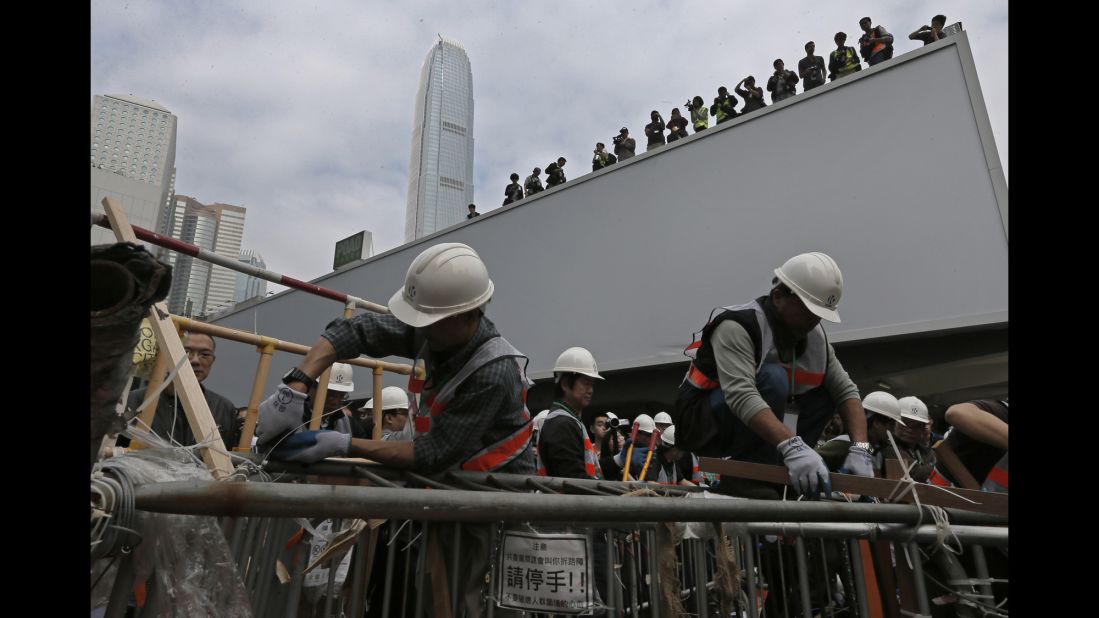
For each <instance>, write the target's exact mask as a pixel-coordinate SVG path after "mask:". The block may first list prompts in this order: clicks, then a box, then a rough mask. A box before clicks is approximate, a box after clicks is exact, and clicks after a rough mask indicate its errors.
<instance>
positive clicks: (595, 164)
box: [591, 142, 617, 172]
mask: <svg viewBox="0 0 1099 618" xmlns="http://www.w3.org/2000/svg"><path fill="white" fill-rule="evenodd" d="M606 148H607V146H606V145H605V144H604V143H603V142H596V143H595V150H593V151H592V152H593V153H595V154H594V156H592V158H591V171H593V172H598V171H599V170H601V169H603V168H604V167H607V166H608V165H610V164H611V163H613V162H614V161H611V157H613V156H614V155H612V154H611V153H609V152H607V151H606ZM615 161H617V159H615Z"/></svg>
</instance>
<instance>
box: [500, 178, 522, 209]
mask: <svg viewBox="0 0 1099 618" xmlns="http://www.w3.org/2000/svg"><path fill="white" fill-rule="evenodd" d="M521 199H523V185H521V184H519V174H516V173H515V172H512V173H511V184H509V185H507V186H506V187H504V206H507V205H508V204H513V203H515V202H518V201H519V200H521Z"/></svg>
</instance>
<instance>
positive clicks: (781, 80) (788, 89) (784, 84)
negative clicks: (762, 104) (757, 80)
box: [767, 58, 798, 103]
mask: <svg viewBox="0 0 1099 618" xmlns="http://www.w3.org/2000/svg"><path fill="white" fill-rule="evenodd" d="M774 66H775V73H774V75H772V76H771V77H770V79H768V80H767V92H770V93H771V102H772V103H778V102H779V101H781V100H783V99H788V98H790V97H792V96H794V95H795V94H797V92H796V91H797V87H796V84H797V83H798V74H797V73H794V72H793V71H787V70H786V67H785V65H783V64H782V58H779V59H777V60H775V63H774Z"/></svg>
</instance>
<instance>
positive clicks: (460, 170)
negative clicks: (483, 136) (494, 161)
mask: <svg viewBox="0 0 1099 618" xmlns="http://www.w3.org/2000/svg"><path fill="white" fill-rule="evenodd" d="M472 202H473V71H472V70H471V69H470V64H469V56H467V55H466V50H465V49H464V48H463V47H462V46H461V45H460V44H458V43H457V42H455V41H451V40H449V39H445V38H443V37H442V36H441V35H440V36H439V40H438V41H437V42H436V43H435V46H434V47H432V48H431V51H430V52H428V54H427V58H425V59H424V65H423V68H422V69H421V70H420V89H419V91H418V92H417V93H416V115H415V116H414V117H413V120H412V158H411V161H410V163H409V166H408V205H407V209H406V211H405V242H408V241H411V240H415V239H417V238H420V237H422V236H427V235H428V234H431V233H434V232H436V231H437V230H441V229H443V228H446V227H449V226H451V225H454V224H455V223H459V222H460V221H462V219H463V218H464V217H465V216H466V213H467V212H468V211H467V209H466V206H467V205H468V204H470V203H472Z"/></svg>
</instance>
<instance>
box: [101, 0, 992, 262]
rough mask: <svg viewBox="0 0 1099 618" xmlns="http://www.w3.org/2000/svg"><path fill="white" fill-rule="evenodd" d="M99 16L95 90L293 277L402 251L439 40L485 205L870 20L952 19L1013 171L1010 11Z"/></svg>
mask: <svg viewBox="0 0 1099 618" xmlns="http://www.w3.org/2000/svg"><path fill="white" fill-rule="evenodd" d="M91 11H92V20H91V36H92V39H91V51H92V58H91V60H92V67H91V68H92V79H91V92H90V93H89V94H90V95H94V94H113V93H122V94H130V93H132V94H134V95H135V96H139V97H142V98H148V99H155V100H156V101H158V102H160V103H161V104H162V105H164V106H165V107H167V108H168V109H170V110H171V111H172V112H173V113H175V114H176V115H177V116H178V118H179V131H178V145H177V156H176V168H177V177H176V190H177V191H179V192H180V193H183V194H187V195H193V196H194V197H196V198H197V199H199V200H200V201H204V202H227V203H232V204H239V205H242V206H245V207H246V208H247V209H248V214H247V220H246V227H245V239H244V244H245V248H251V249H255V250H258V251H259V252H260V253H261V254H262V255H263V256H264V257H265V258H266V260H267V263H268V265H269V267H270V268H272V269H273V270H277V271H280V272H283V273H285V274H288V275H290V276H294V277H297V278H301V279H311V278H315V277H317V276H320V275H322V274H325V273H327V272H329V271H330V270H331V256H332V251H333V245H334V244H335V242H336V241H337V240H339V239H341V238H344V237H346V236H349V235H351V234H353V233H355V232H357V231H358V230H361V229H364V228H365V229H369V230H371V231H372V232H373V234H374V241H375V247H376V250H377V251H379V252H380V251H384V250H387V249H390V248H393V247H395V246H397V245H399V244H401V243H402V242H403V238H404V209H405V199H406V192H407V183H408V164H409V150H410V142H411V135H412V115H413V107H414V103H415V102H414V97H415V94H416V88H417V82H418V79H419V73H420V67H421V64H422V62H423V60H424V57H425V56H426V54H427V52H428V50H429V49H430V46H431V45H432V43H433V41H434V38H435V36H436V34H437V33H441V34H443V35H444V36H446V37H448V38H452V39H455V40H457V41H459V42H460V43H461V44H462V45H463V46H464V47H465V48H466V50H467V52H468V53H469V56H470V59H471V63H472V67H473V80H474V97H475V120H474V137H475V165H474V184H475V186H476V195H475V201H476V202H477V203H478V205H479V210H481V211H482V212H486V211H488V210H491V209H493V208H496V207H498V206H499V205H500V203H501V202H502V200H503V187H504V185H505V184H507V182H508V179H507V178H508V175H509V174H510V173H511V172H513V171H516V172H519V173H520V174H521V175H523V176H525V175H526V174H529V173H530V169H531V168H532V167H534V166H535V165H538V166H540V167H543V168H544V167H545V165H546V164H547V163H549V162H550V161H551V160H553V159H556V157H557V156H559V155H563V156H565V157H567V158H568V159H569V164H568V166H567V168H566V170H567V172H568V173H569V177H570V178H576V177H578V176H580V175H582V174H584V173H587V172H588V171H590V169H591V168H590V159H591V150H592V148H593V146H594V143H595V142H596V141H602V142H605V143H608V144H609V143H610V138H611V136H612V135H614V134H615V133H617V130H618V128H619V127H620V126H623V125H625V126H628V127H629V128H630V129H631V133H632V134H633V135H634V137H635V138H638V141H639V142H643V141H644V137H643V132H642V129H643V126H644V124H645V123H646V122H648V113H649V110H652V109H657V110H659V111H660V112H661V113H662V114H663V115H664V116H665V118H667V116H668V113H669V112H670V110H671V108H672V107H673V106H678V105H682V104H683V101H684V100H685V99H686V98H688V97H690V96H693V95H695V94H700V95H702V96H703V98H704V99H705V100H707V101H709V100H710V98H712V97H713V96H714V95H715V93H716V89H717V86H719V85H726V86H729V87H730V88H731V87H732V86H733V85H735V84H736V82H738V81H739V80H740V79H741V78H742V77H745V76H746V75H749V74H753V75H755V76H756V78H757V79H765V78H766V76H767V75H768V74H769V73H770V72H771V61H772V60H774V59H775V58H777V57H781V58H783V59H784V60H785V61H786V63H787V65H788V66H791V65H794V64H795V63H796V60H797V59H798V58H800V57H801V56H802V55H803V54H804V51H803V48H802V45H803V44H804V42H805V41H807V40H809V39H813V40H815V41H816V43H817V53H818V54H820V55H824V54H825V53H826V52H827V51H828V50H830V49H831V48H832V43H831V39H832V34H834V33H835V32H836V31H837V30H843V31H845V32H847V33H848V35H849V41H853V40H855V39H857V34H858V19H859V18H860V17H862V16H863V15H864V14H867V13H869V14H870V15H871V16H872V17H873V18H874V21H875V23H880V24H883V25H885V26H886V27H887V28H888V29H889V30H890V31H891V32H892V33H893V34H895V35H896V36H897V45H896V53H897V54H898V55H899V54H902V53H904V52H906V51H910V50H913V49H916V48H917V47H919V45H920V44H919V43H918V42H915V41H909V40H908V39H907V33H908V32H910V31H912V30H914V29H915V28H916V27H918V26H919V25H921V24H924V23H927V22H928V21H929V20H930V17H931V16H932V15H934V14H935V13H939V12H942V13H944V14H946V16H947V17H948V21H949V22H954V21H957V20H961V21H963V22H964V24H965V26H966V29H967V31H968V32H969V37H970V42H971V44H972V48H973V54H974V58H975V60H976V63H977V68H978V73H979V75H980V80H981V88H982V91H983V94H984V98H985V102H986V105H987V107H988V110H989V116H990V118H991V120H992V123H993V127H994V134H995V138H996V141H997V146H998V148H999V151H1000V156H1001V162H1002V164H1003V165H1004V168H1005V170H1006V169H1007V163H1008V156H1007V154H1008V132H1007V109H1008V107H1007V60H1006V58H1007V55H1006V51H1007V6H1006V3H1003V2H993V1H983V2H934V3H932V2H888V3H873V4H868V3H866V2H853V1H844V2H829V3H826V4H821V3H819V2H807V1H806V2H785V3H762V2H752V3H741V2H737V3H734V2H724V3H705V4H697V3H681V2H670V1H668V2H660V1H652V0H650V1H647V2H625V1H620V2H581V1H572V0H559V1H556V2H548V1H547V2H502V1H496V2H492V1H487V0H473V1H469V2H463V3H453V2H442V1H438V2H416V3H402V2H371V3H362V2H354V1H350V0H345V1H342V2H334V1H330V2H323V3H315V4H304V3H300V2H295V1H292V0H283V1H281V2H266V3H243V4H240V5H236V4H234V5H225V4H219V3H202V2H169V1H167V0H162V1H160V2H144V3H138V2H125V1H122V0H104V1H101V2H95V3H93V4H92V5H91ZM89 100H90V99H89ZM643 149H644V146H643V144H639V150H643ZM745 154H747V153H745Z"/></svg>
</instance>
